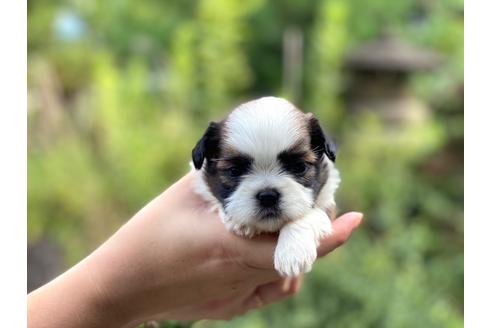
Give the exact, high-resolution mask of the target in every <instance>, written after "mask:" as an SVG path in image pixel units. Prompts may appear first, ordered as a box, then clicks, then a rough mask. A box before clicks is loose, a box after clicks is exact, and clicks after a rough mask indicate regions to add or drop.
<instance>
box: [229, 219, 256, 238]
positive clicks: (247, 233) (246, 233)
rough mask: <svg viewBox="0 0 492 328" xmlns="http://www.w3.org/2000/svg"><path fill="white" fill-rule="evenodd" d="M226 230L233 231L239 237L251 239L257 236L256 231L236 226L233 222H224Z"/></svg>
mask: <svg viewBox="0 0 492 328" xmlns="http://www.w3.org/2000/svg"><path fill="white" fill-rule="evenodd" d="M224 224H225V226H226V229H227V230H229V231H232V232H233V233H235V234H236V235H238V236H242V237H248V238H251V237H253V236H254V235H256V230H255V229H254V228H252V227H248V226H246V225H243V224H235V223H233V222H231V221H225V222H224Z"/></svg>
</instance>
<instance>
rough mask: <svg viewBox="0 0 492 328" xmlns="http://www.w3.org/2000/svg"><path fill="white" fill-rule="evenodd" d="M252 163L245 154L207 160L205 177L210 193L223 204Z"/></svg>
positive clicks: (251, 159)
mask: <svg viewBox="0 0 492 328" xmlns="http://www.w3.org/2000/svg"><path fill="white" fill-rule="evenodd" d="M252 163H253V158H251V157H249V156H247V155H236V156H233V157H228V158H214V159H211V160H210V161H207V165H206V167H205V173H206V175H205V179H206V181H207V184H208V186H209V188H210V191H211V192H212V194H213V195H214V196H215V198H217V199H218V200H219V201H220V202H221V203H222V205H224V206H225V204H226V202H227V199H228V198H229V197H230V196H231V194H232V193H233V192H234V191H235V190H236V189H237V187H238V186H239V184H240V183H241V181H242V179H243V177H244V175H246V174H247V173H248V172H249V170H250V168H251V164H252Z"/></svg>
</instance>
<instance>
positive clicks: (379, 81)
mask: <svg viewBox="0 0 492 328" xmlns="http://www.w3.org/2000/svg"><path fill="white" fill-rule="evenodd" d="M439 62H440V59H439V56H438V55H437V54H435V53H434V52H432V51H430V50H426V49H421V48H417V47H415V46H413V45H411V44H408V43H406V42H404V41H402V40H400V39H398V38H397V37H395V36H393V35H391V34H388V33H386V34H385V35H383V36H382V37H381V38H379V39H376V40H373V41H370V42H368V43H366V44H363V45H362V46H360V47H359V48H356V49H355V50H353V51H352V52H351V53H349V54H348V56H347V57H346V59H345V68H346V69H347V70H348V78H349V81H348V88H347V90H346V105H347V110H348V111H349V112H350V113H360V112H363V111H371V112H374V113H377V114H378V115H379V116H380V117H381V118H382V119H383V121H384V122H385V123H386V124H388V125H389V126H396V127H398V126H401V125H407V124H413V123H419V122H422V121H425V120H426V118H427V117H428V113H429V109H428V108H427V106H426V105H425V104H424V103H423V102H422V101H421V100H419V99H417V98H416V97H415V96H413V95H412V94H411V92H410V90H409V87H408V79H409V76H410V75H411V74H412V73H414V72H417V71H429V70H430V69H432V68H434V67H436V66H437V65H438V63H439Z"/></svg>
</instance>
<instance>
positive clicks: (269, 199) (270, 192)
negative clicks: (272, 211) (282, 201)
mask: <svg viewBox="0 0 492 328" xmlns="http://www.w3.org/2000/svg"><path fill="white" fill-rule="evenodd" d="M256 198H257V199H258V200H259V201H260V205H261V206H263V207H272V206H275V205H277V203H278V199H279V198H280V193H279V192H278V191H277V190H275V189H265V190H262V191H260V192H259V193H258V194H256Z"/></svg>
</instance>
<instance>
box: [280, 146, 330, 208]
mask: <svg viewBox="0 0 492 328" xmlns="http://www.w3.org/2000/svg"><path fill="white" fill-rule="evenodd" d="M321 155H322V154H321ZM277 158H278V160H279V162H280V163H281V165H282V168H283V169H284V171H285V172H288V173H289V174H290V175H291V176H292V177H293V178H294V179H295V180H296V181H297V182H298V183H300V184H301V185H303V186H304V187H306V188H310V189H312V190H313V194H314V196H315V197H314V198H315V199H316V198H317V196H318V194H319V192H320V190H321V188H322V187H323V186H324V184H325V183H326V179H327V178H328V165H327V164H326V161H323V156H319V155H318V157H317V158H316V160H315V161H314V162H310V161H306V160H305V154H304V153H296V152H289V151H284V152H281V153H280V154H279V155H278V156H277ZM298 163H304V164H305V165H306V170H305V171H304V172H303V173H302V174H299V173H298V172H296V170H293V168H296V166H297V165H298Z"/></svg>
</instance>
